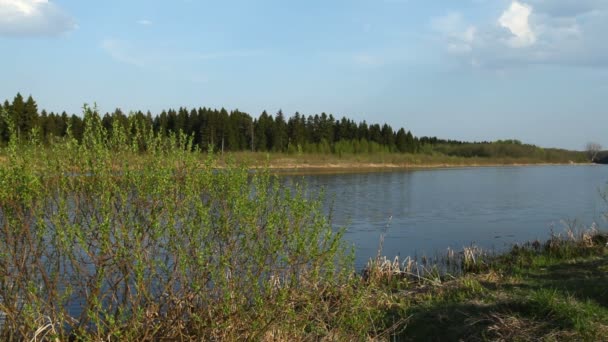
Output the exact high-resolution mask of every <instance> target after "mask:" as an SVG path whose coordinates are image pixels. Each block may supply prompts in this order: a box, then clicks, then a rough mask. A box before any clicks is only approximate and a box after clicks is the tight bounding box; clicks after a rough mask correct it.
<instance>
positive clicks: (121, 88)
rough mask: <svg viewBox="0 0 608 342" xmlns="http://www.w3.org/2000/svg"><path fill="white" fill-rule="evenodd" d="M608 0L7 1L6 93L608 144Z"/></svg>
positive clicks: (43, 102)
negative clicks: (344, 118)
mask: <svg viewBox="0 0 608 342" xmlns="http://www.w3.org/2000/svg"><path fill="white" fill-rule="evenodd" d="M605 32H608V1H606V0H520V1H511V0H459V1H455V0H437V1H429V0H350V1H346V0H324V1H321V0H308V1H278V0H276V1H270V0H268V1H266V0H260V1H253V0H249V1H244V0H242V1H236V0H235V1H232V0H225V1H197V0H172V1H168V0H164V1H161V0H146V1H141V0H121V1H116V0H106V1H82V0H79V1H76V0H48V1H47V0H0V45H1V46H2V48H1V50H0V52H1V53H0V62H1V63H0V75H2V77H1V80H2V81H1V82H0V95H1V97H2V98H3V99H4V98H12V97H13V96H14V95H15V94H16V93H17V92H21V93H22V94H25V95H29V94H32V95H33V96H34V97H35V98H36V99H37V101H38V104H39V107H40V108H46V109H47V110H53V111H61V110H67V111H69V112H74V113H79V112H80V108H81V107H82V105H83V103H85V102H86V103H93V102H96V103H97V104H98V106H99V108H100V109H101V110H102V111H104V112H105V111H112V110H113V109H114V108H117V107H119V108H122V109H123V110H125V111H129V110H137V109H142V110H151V111H152V112H158V111H160V110H161V109H164V108H169V107H179V106H187V107H195V106H196V107H199V106H207V107H226V108H228V109H234V108H238V109H240V110H243V111H246V112H249V113H250V114H252V115H254V116H257V115H259V113H261V111H262V110H264V109H266V110H268V111H269V112H270V113H275V112H276V111H278V110H279V109H282V110H283V111H284V112H285V113H286V114H288V115H291V114H293V113H294V112H295V111H299V112H300V113H303V114H307V115H308V114H315V113H320V112H327V113H333V114H334V115H335V116H337V117H341V116H347V117H350V118H353V119H356V120H367V121H368V122H379V123H383V122H387V123H389V124H391V125H393V126H394V127H402V126H403V127H406V128H407V129H411V130H412V132H413V133H414V134H415V135H418V136H421V135H432V136H439V137H443V138H450V139H460V140H496V139H508V138H515V139H520V140H523V141H525V142H529V143H534V144H537V145H540V146H554V147H564V148H570V149H582V148H584V145H585V144H586V143H587V142H589V141H595V142H598V143H600V144H602V145H603V146H605V147H606V146H608V134H606V128H607V127H608V113H607V110H606V108H608V96H607V95H608V44H606V43H605V42H606V40H605V38H603V36H604V35H605Z"/></svg>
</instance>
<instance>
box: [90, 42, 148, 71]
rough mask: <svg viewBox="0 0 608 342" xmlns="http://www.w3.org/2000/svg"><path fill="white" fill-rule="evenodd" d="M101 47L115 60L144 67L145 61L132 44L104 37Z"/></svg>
mask: <svg viewBox="0 0 608 342" xmlns="http://www.w3.org/2000/svg"><path fill="white" fill-rule="evenodd" d="M100 46H101V48H102V49H103V50H104V51H105V52H106V53H107V54H108V55H109V56H110V57H111V58H112V59H114V60H115V61H117V62H121V63H125V64H129V65H133V66H136V67H139V68H141V67H144V66H145V61H144V60H143V58H141V56H139V55H138V54H137V53H135V51H134V50H133V49H132V48H131V47H130V45H129V44H128V43H127V42H125V41H122V40H118V39H104V40H103V41H102V42H101V44H100Z"/></svg>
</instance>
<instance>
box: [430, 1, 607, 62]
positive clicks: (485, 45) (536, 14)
mask: <svg viewBox="0 0 608 342" xmlns="http://www.w3.org/2000/svg"><path fill="white" fill-rule="evenodd" d="M577 1H580V2H577ZM480 6H482V5H480ZM431 26H432V29H433V31H435V33H436V34H437V36H438V37H439V38H440V39H441V41H442V43H443V46H444V47H445V49H446V51H447V52H448V54H449V55H450V56H451V57H450V58H456V59H457V60H460V61H461V62H462V63H463V64H466V65H474V66H477V67H484V68H492V69H505V68H510V67H515V66H524V65H539V64H545V65H549V64H552V65H571V66H591V67H597V66H601V67H608V45H607V44H604V40H605V38H604V36H605V32H608V1H606V0H576V1H574V0H513V1H510V2H509V3H508V5H507V6H506V7H504V8H502V9H500V10H498V11H496V12H493V13H491V14H490V15H489V16H487V17H486V18H483V17H481V18H480V19H479V21H478V22H473V23H471V22H467V21H466V20H465V19H464V17H463V15H462V14H459V13H458V12H455V13H450V14H448V15H444V16H442V17H438V18H434V19H431Z"/></svg>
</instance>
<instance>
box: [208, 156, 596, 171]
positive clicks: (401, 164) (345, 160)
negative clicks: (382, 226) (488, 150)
mask: <svg viewBox="0 0 608 342" xmlns="http://www.w3.org/2000/svg"><path fill="white" fill-rule="evenodd" d="M228 160H230V161H236V162H237V163H241V164H245V165H248V166H249V167H251V168H253V169H258V168H268V169H270V170H273V171H277V172H313V173H314V172H358V171H392V170H407V169H435V168H460V167H497V166H527V165H590V163H588V162H586V161H584V160H580V159H577V160H570V159H563V158H556V159H550V158H549V159H539V158H527V157H522V158H484V157H468V158H465V157H453V156H446V155H443V154H398V153H384V154H383V153H378V154H363V155H355V154H349V155H342V156H337V155H327V154H300V155H293V154H283V153H258V152H235V153H226V154H225V155H223V156H220V162H225V161H228Z"/></svg>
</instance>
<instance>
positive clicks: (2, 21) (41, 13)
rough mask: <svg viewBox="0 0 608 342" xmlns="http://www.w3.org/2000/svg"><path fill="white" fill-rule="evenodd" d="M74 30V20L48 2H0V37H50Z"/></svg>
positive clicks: (28, 0)
mask: <svg viewBox="0 0 608 342" xmlns="http://www.w3.org/2000/svg"><path fill="white" fill-rule="evenodd" d="M75 28H76V24H75V23H74V20H73V19H72V18H71V17H70V16H69V15H67V14H66V13H65V12H64V11H63V10H61V8H59V7H58V6H56V5H55V4H53V3H51V2H49V1H48V0H0V35H4V36H52V35H58V34H61V33H64V32H67V31H70V30H73V29H75Z"/></svg>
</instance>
